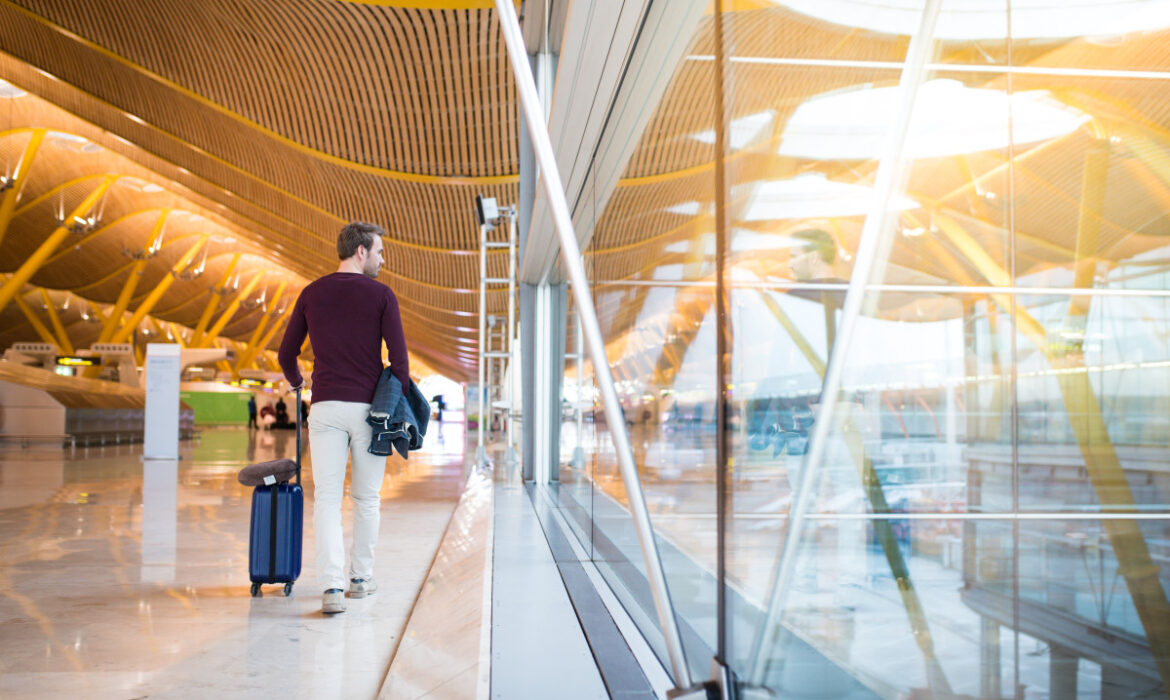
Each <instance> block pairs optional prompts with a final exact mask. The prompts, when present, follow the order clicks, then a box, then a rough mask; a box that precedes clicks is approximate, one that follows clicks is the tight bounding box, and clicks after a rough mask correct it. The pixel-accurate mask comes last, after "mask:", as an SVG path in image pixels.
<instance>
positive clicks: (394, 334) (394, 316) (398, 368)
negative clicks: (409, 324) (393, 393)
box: [382, 289, 410, 394]
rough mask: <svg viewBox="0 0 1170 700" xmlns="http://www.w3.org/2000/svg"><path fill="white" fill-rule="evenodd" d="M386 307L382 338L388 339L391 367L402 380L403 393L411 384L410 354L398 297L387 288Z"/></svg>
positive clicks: (383, 314)
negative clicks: (407, 348) (399, 313)
mask: <svg viewBox="0 0 1170 700" xmlns="http://www.w3.org/2000/svg"><path fill="white" fill-rule="evenodd" d="M386 294H387V296H386V308H385V309H383V310H382V339H383V340H385V341H386V355H387V357H388V358H389V359H390V369H391V371H392V372H394V376H395V377H398V381H400V382H402V387H403V389H402V391H403V394H405V393H406V388H407V387H409V386H410V356H409V355H408V354H407V352H406V336H405V334H403V332H402V318H401V317H400V316H399V315H398V297H396V296H394V292H393V291H391V290H390V289H387V290H386Z"/></svg>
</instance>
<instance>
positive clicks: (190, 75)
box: [0, 0, 518, 377]
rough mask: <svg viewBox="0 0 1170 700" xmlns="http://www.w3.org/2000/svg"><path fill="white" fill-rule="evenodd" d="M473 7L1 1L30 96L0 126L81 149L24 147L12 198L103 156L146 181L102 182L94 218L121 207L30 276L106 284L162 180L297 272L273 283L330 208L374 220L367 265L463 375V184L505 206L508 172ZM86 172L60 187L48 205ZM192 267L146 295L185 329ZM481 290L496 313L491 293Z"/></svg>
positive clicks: (307, 255) (498, 41)
mask: <svg viewBox="0 0 1170 700" xmlns="http://www.w3.org/2000/svg"><path fill="white" fill-rule="evenodd" d="M390 4H391V5H393V4H402V5H411V4H414V5H425V3H390ZM441 5H442V6H446V7H449V6H452V5H458V3H442V4H441ZM485 5H487V3H483V2H468V3H466V4H465V5H464V7H468V8H472V9H442V10H430V9H419V8H418V7H413V8H412V7H391V6H385V4H384V3H369V4H367V3H356V2H355V3H350V2H338V1H336V0H298V1H297V2H292V1H291V0H288V1H286V2H272V1H270V0H224V1H222V2H216V3H200V2H184V3H160V2H155V1H154V0H133V1H131V2H126V1H125V0H92V1H87V2H84V3H76V2H59V1H52V0H15V1H14V0H0V78H3V79H5V80H7V81H9V82H10V83H12V84H14V85H16V86H19V87H20V88H22V89H24V90H27V91H28V92H30V93H32V94H33V95H37V96H39V97H40V98H43V101H42V100H39V99H36V98H32V99H24V98H21V99H14V100H0V130H8V131H11V130H13V129H19V128H21V127H48V128H52V129H59V130H62V131H68V132H70V133H75V134H79V135H81V136H84V137H86V138H87V139H89V140H90V141H92V142H93V143H94V144H97V145H98V146H100V147H101V149H100V150H101V154H95V157H94V158H92V159H89V160H94V161H97V162H95V163H94V164H91V165H87V164H86V163H85V162H83V161H85V160H87V159H85V158H78V159H76V162H73V161H70V159H67V158H66V159H54V158H53V157H52V156H51V155H49V154H47V153H46V154H41V155H39V156H38V160H37V163H36V164H35V167H36V169H37V170H38V173H37V174H38V176H39V177H38V178H37V179H36V181H35V182H30V183H29V185H28V188H27V189H26V191H25V193H24V194H23V195H22V200H21V202H22V206H23V205H24V203H25V202H28V201H31V200H32V199H34V198H37V197H41V196H42V195H44V194H45V193H47V192H49V191H50V190H52V189H53V188H58V187H60V186H61V185H62V184H63V183H65V182H68V181H69V180H70V179H71V178H72V177H81V176H82V175H83V174H85V173H97V172H98V170H100V169H101V167H103V166H102V163H104V162H106V161H107V160H109V159H114V160H117V163H118V164H117V167H118V168H120V169H122V170H125V171H126V172H130V171H133V172H135V173H137V174H136V177H140V178H141V179H143V180H147V181H150V182H158V183H159V184H161V185H163V186H164V187H165V188H166V190H167V194H166V195H165V196H164V195H158V194H155V195H151V196H146V195H144V194H142V193H137V194H135V193H127V192H123V191H122V189H121V188H118V190H117V192H116V193H115V192H112V193H111V196H110V197H109V202H108V204H107V211H106V212H105V213H104V216H103V221H113V220H114V219H113V217H115V216H117V217H125V220H124V222H122V223H120V224H118V225H117V226H111V227H110V229H109V231H107V233H106V234H105V235H103V236H98V237H96V238H94V239H93V240H92V241H88V242H87V243H86V244H85V245H84V246H82V248H80V249H78V250H76V251H74V254H73V255H70V256H65V257H63V258H62V259H61V260H60V261H57V262H55V263H53V264H50V265H47V266H46V267H45V268H44V269H43V270H42V271H41V272H39V273H38V275H37V276H36V277H35V278H34V279H33V280H32V283H33V284H34V285H37V286H43V287H50V288H54V289H76V290H77V293H78V294H80V295H82V296H84V297H85V298H89V299H93V300H95V301H111V300H112V297H116V296H117V293H118V290H119V289H120V283H121V277H120V276H119V274H118V272H119V270H120V269H122V268H125V267H126V265H127V263H128V262H129V259H128V258H126V257H124V256H123V255H122V254H121V248H122V246H123V245H127V244H128V243H130V242H135V241H136V242H137V244H138V245H141V239H142V238H143V237H144V236H146V235H147V234H148V233H149V231H150V224H151V221H150V215H149V213H148V211H149V210H152V209H154V208H158V207H163V206H175V205H174V204H165V203H159V202H155V203H151V202H150V201H149V200H152V199H156V200H164V199H166V198H167V197H171V198H172V199H173V198H174V197H179V198H182V199H184V200H186V201H188V202H191V203H192V204H190V206H189V207H188V208H195V209H200V210H201V211H204V212H205V214H207V215H211V214H212V213H214V215H215V217H216V220H217V223H218V224H219V225H220V227H221V228H222V229H223V231H225V232H230V235H232V236H234V237H235V238H236V239H237V240H238V241H240V245H243V246H249V248H248V249H249V250H253V249H254V251H253V252H254V253H255V254H256V255H257V256H258V257H257V258H256V260H257V261H258V262H257V266H264V265H268V266H273V267H274V268H279V269H283V270H286V271H287V274H288V275H289V277H290V279H295V280H296V282H295V283H293V284H292V286H291V287H290V292H289V293H296V292H297V291H299V286H300V285H303V283H304V281H305V280H307V279H313V278H315V277H317V276H319V275H321V274H324V273H327V272H329V271H331V270H333V269H335V267H336V265H337V260H336V253H335V251H334V240H335V237H336V232H337V230H338V229H339V228H340V226H341V225H343V224H344V223H345V222H346V221H349V220H352V219H359V220H366V221H373V222H377V223H379V224H381V225H383V226H384V227H385V228H386V230H387V232H388V237H389V240H388V242H387V246H386V250H387V266H386V269H385V272H384V274H383V277H382V279H383V281H385V282H386V283H387V284H389V285H390V286H391V287H392V288H393V289H394V290H395V292H396V293H397V294H398V296H399V299H400V300H401V303H402V308H403V312H404V323H405V325H406V330H407V338H408V342H409V343H410V349H411V350H412V352H414V353H415V354H417V355H418V356H420V357H421V358H423V359H424V360H426V361H427V364H428V365H430V366H432V367H435V368H439V369H442V370H443V371H445V372H447V373H449V374H452V375H453V376H456V377H468V376H471V375H473V374H474V363H472V362H469V361H468V360H467V359H466V358H459V359H458V360H456V361H452V356H453V355H452V353H450V352H449V350H450V348H452V347H454V346H455V345H456V343H457V341H458V342H459V343H460V344H467V341H469V340H470V341H473V339H474V338H475V336H476V332H475V330H474V329H475V327H476V325H477V324H476V320H475V318H473V317H471V318H469V317H468V316H467V315H466V314H468V313H473V312H475V311H476V309H477V301H478V297H477V295H474V294H470V293H468V290H474V289H477V288H478V273H479V270H478V258H477V256H476V255H474V254H472V255H469V254H468V253H474V252H476V251H477V250H478V248H477V246H478V227H477V226H476V223H475V220H474V216H473V214H472V201H473V198H474V196H475V195H476V194H480V193H483V194H487V195H489V196H495V197H497V198H498V199H499V200H500V201H501V202H512V201H515V199H516V192H517V190H516V182H517V176H516V173H517V171H518V156H517V143H516V139H517V134H518V132H517V126H518V122H517V113H516V101H515V94H514V92H515V91H514V86H513V83H512V79H511V77H510V75H509V73H508V67H507V56H506V54H505V50H504V46H503V43H502V38H501V37H500V34H499V28H498V26H497V24H496V19H495V15H494V13H493V12H492V11H491V10H490V9H487V8H486V7H485ZM3 102H9V103H12V105H13V107H12V111H13V113H12V114H7V115H6V114H4V106H3V104H2V103H3ZM48 103H51V104H48ZM18 104H19V105H20V106H17V105H18ZM54 105H56V106H57V107H59V108H60V109H57V108H56V107H54ZM20 141H21V137H20V136H19V135H17V134H12V135H10V136H9V137H7V138H0V144H3V145H0V148H5V149H7V150H8V151H10V152H13V153H16V154H17V156H16V157H19V155H18V154H19V149H20V148H21V143H20ZM105 167H110V166H108V165H107V166H105ZM87 168H89V169H88V170H87ZM42 175H43V176H42ZM85 187H86V184H85V183H84V182H79V183H75V184H73V185H71V186H68V187H65V188H64V189H63V190H62V192H63V196H64V197H65V198H66V205H68V202H69V201H73V200H79V198H80V197H82V196H84V193H85V191H86V190H85ZM50 200H52V197H51V196H50V197H49V198H48V199H46V200H45V203H44V205H43V206H41V207H40V208H36V207H34V208H31V209H29V210H28V211H26V212H23V213H22V214H21V215H20V216H19V217H18V219H17V220H14V221H13V225H12V227H11V231H10V233H9V235H8V237H7V238H6V240H5V241H4V243H3V247H2V248H0V270H12V269H15V267H16V266H18V265H19V263H20V261H21V260H23V259H24V258H25V257H26V256H27V255H28V254H29V252H30V251H31V249H32V248H33V247H35V241H36V240H38V237H43V236H44V235H45V234H46V233H47V232H48V231H50V230H52V228H53V226H52V213H53V211H54V209H53V206H52V205H51V203H50ZM168 201H169V200H168ZM133 212H142V213H141V215H140V216H130V215H131V214H132V213H133ZM184 231H186V229H182V230H179V227H177V226H175V225H173V224H171V223H168V244H167V246H166V247H165V248H164V252H163V253H160V255H159V256H158V258H157V259H156V260H152V261H151V264H150V266H149V269H148V271H147V273H146V275H145V278H144V280H143V282H142V284H141V285H140V287H139V292H140V294H145V293H146V292H147V291H149V290H150V288H151V280H153V279H156V278H159V277H160V276H161V275H162V274H163V272H164V271H165V270H166V269H167V267H168V263H173V262H174V258H177V257H178V256H179V255H181V254H182V253H183V251H184V248H183V243H182V236H181V234H182V233H183V232H184ZM227 235H229V234H228V233H224V234H223V236H221V238H222V237H224V236H227ZM228 247H230V246H227V247H225V246H224V245H222V244H216V245H213V246H211V248H210V249H209V253H208V261H207V264H206V267H207V270H206V272H205V278H206V279H213V280H214V279H215V275H216V272H217V271H218V270H220V269H221V268H222V266H223V265H224V264H226V263H225V262H224V260H225V257H224V256H225V255H226V253H227V252H229V251H228V250H227V248H228ZM490 260H491V263H490V270H489V274H491V275H492V276H504V274H505V265H506V257H505V256H504V255H501V254H493V255H492V256H491V257H490ZM81 268H84V271H85V274H84V275H80V276H73V272H74V271H76V270H79V269H81ZM125 274H126V273H122V277H124V275H125ZM248 275H249V270H248V269H244V271H243V276H244V277H245V279H247V278H248ZM206 279H205V280H204V281H202V282H185V283H181V284H175V285H174V287H173V288H172V289H171V290H170V291H168V293H167V295H166V297H165V298H164V299H163V300H162V301H160V303H159V304H158V307H157V308H158V309H159V310H160V311H159V312H158V314H159V315H160V318H161V319H163V320H165V321H175V322H177V323H181V324H184V325H188V326H190V325H194V322H195V320H197V317H198V315H199V312H200V310H201V308H202V306H203V303H200V302H199V301H192V300H191V299H192V297H199V296H203V297H204V298H206V294H207V291H206V286H207V284H206ZM273 284H275V283H273ZM489 297H490V298H489V307H490V308H491V309H492V310H493V311H503V309H504V308H505V307H506V297H505V295H504V294H500V293H498V292H494V293H492V294H490V295H489ZM30 298H31V297H30ZM133 306H134V305H133V304H132V305H131V308H133ZM13 314H15V316H14V315H13ZM239 316H241V318H240V320H239V321H235V320H233V322H232V323H231V324H229V325H228V326H227V327H226V328H225V334H226V335H227V336H228V337H231V338H235V339H246V338H247V336H248V335H249V334H250V332H251V330H252V327H254V325H255V323H256V321H255V319H253V320H252V321H251V323H250V324H249V322H248V321H247V319H246V318H243V314H242V312H241V314H239ZM20 318H21V316H20V313H19V311H15V310H14V309H6V310H5V311H4V313H3V314H0V342H4V341H5V340H6V339H13V338H15V337H16V335H19V334H20V333H23V334H24V335H25V336H29V335H30V333H31V331H30V330H29V328H27V327H26V328H24V329H23V330H22V331H11V332H10V331H5V330H3V329H12V328H13V327H14V326H19V325H20ZM26 325H27V324H26ZM14 333H15V335H14ZM22 339H26V340H31V339H35V338H32V337H23V338H22ZM278 342H279V335H277V337H276V338H274V340H273V342H272V344H273V345H275V344H277V343H278ZM471 344H472V345H473V344H474V343H473V342H472V343H471Z"/></svg>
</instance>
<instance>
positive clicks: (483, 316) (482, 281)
mask: <svg viewBox="0 0 1170 700" xmlns="http://www.w3.org/2000/svg"><path fill="white" fill-rule="evenodd" d="M486 327H487V224H482V225H480V227H479V386H478V387H477V388H476V396H477V397H478V401H477V403H478V404H479V407H478V409H479V417H478V418H476V421H475V422H476V423H477V426H476V427H477V429H478V433H479V438H478V442H477V446H476V448H475V463H476V465H478V466H480V467H482V466H486V465H487V448H485V447H484V445H483V421H484V405H485V404H486V403H487V402H486V401H484V395H485V393H486V389H487V387H486V386H485V385H484V372H483V370H484V367H483V363H484V360H486V359H487V358H485V357H484V352H485V351H486V349H487V348H486V342H487V332H486Z"/></svg>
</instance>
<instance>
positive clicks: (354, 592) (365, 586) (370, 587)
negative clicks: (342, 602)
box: [349, 576, 378, 598]
mask: <svg viewBox="0 0 1170 700" xmlns="http://www.w3.org/2000/svg"><path fill="white" fill-rule="evenodd" d="M377 590H378V584H377V583H376V582H375V581H374V577H373V576H371V577H370V578H351V579H350V580H349V597H350V598H365V597H366V596H368V595H373V594H374V593H375V592H376V591H377Z"/></svg>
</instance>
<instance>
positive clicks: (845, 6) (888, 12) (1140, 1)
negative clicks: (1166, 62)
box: [772, 0, 1170, 41]
mask: <svg viewBox="0 0 1170 700" xmlns="http://www.w3.org/2000/svg"><path fill="white" fill-rule="evenodd" d="M772 2H773V3H775V4H777V5H780V6H783V7H787V8H788V9H790V10H793V11H794V12H798V13H800V14H802V15H808V16H809V17H815V18H817V19H820V20H824V21H826V22H830V23H832V24H837V25H841V26H845V27H858V28H860V29H868V30H871V31H875V32H882V33H885V34H900V35H907V36H908V35H910V34H913V33H914V32H916V31H917V30H918V23H919V21H920V19H921V17H922V0H772ZM1166 27H1170V0H1123V1H1121V2H1119V1H1118V0H1012V2H1011V36H1012V38H1014V39H1064V38H1073V37H1102V36H1110V35H1118V34H1128V33H1131V32H1148V31H1154V30H1158V29H1164V28H1166ZM934 36H935V38H936V39H951V40H967V41H973V40H978V39H1004V38H1007V36H1008V13H1007V9H1006V7H1005V4H1004V3H1002V2H987V0H947V2H945V3H943V7H942V9H941V10H940V11H939V17H938V24H937V25H936V26H935V30H934Z"/></svg>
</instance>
